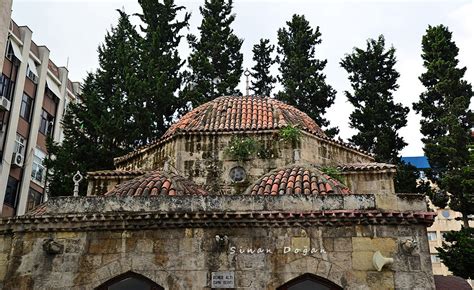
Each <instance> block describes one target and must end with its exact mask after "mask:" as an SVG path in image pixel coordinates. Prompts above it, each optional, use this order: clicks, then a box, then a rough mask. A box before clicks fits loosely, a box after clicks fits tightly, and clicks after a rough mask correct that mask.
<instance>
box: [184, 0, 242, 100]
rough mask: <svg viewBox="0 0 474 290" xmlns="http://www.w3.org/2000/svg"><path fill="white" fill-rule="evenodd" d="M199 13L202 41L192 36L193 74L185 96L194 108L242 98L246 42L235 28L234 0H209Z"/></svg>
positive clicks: (188, 80) (190, 36)
mask: <svg viewBox="0 0 474 290" xmlns="http://www.w3.org/2000/svg"><path fill="white" fill-rule="evenodd" d="M199 11H200V12H201V15H202V16H203V19H202V22H201V26H199V28H198V29H199V31H200V38H199V39H198V38H197V37H196V36H194V35H188V42H189V45H190V46H191V55H190V56H189V59H188V62H189V68H190V69H191V72H189V73H188V76H187V82H188V85H187V87H186V89H185V91H184V93H183V94H184V95H186V97H187V99H188V101H190V102H191V103H192V106H193V107H196V106H198V105H200V104H202V103H205V102H208V101H211V100H213V99H214V98H216V97H218V96H222V95H236V94H241V93H240V92H239V91H238V90H237V89H236V87H237V85H238V84H239V81H240V76H241V75H242V60H243V55H242V53H241V52H240V48H241V46H242V43H243V40H242V39H239V38H238V37H237V36H236V35H235V34H234V31H233V29H232V28H231V24H232V22H234V20H235V14H232V0H228V1H226V0H206V1H205V2H204V6H201V7H200V8H199Z"/></svg>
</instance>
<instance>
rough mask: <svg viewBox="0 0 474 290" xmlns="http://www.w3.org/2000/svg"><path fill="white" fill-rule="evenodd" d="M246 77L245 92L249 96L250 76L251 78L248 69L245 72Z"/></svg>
mask: <svg viewBox="0 0 474 290" xmlns="http://www.w3.org/2000/svg"><path fill="white" fill-rule="evenodd" d="M244 76H245V91H246V95H247V96H248V95H249V76H250V71H249V69H248V68H246V69H245V71H244Z"/></svg>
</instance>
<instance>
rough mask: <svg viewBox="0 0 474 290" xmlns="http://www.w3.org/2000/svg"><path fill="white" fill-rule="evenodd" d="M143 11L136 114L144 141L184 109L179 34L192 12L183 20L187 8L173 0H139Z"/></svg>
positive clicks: (159, 133) (160, 133) (161, 130)
mask: <svg viewBox="0 0 474 290" xmlns="http://www.w3.org/2000/svg"><path fill="white" fill-rule="evenodd" d="M138 2H139V4H140V5H141V7H142V10H143V12H142V13H141V14H138V16H139V17H140V19H141V20H142V22H143V25H142V26H141V30H142V32H143V33H144V37H143V42H142V46H141V49H142V54H141V73H142V77H141V79H142V81H141V84H140V83H137V84H140V87H141V94H140V96H138V98H137V99H136V100H134V101H135V102H136V104H141V106H140V107H139V111H137V112H135V113H136V116H137V118H136V120H137V123H138V124H137V125H138V126H136V127H135V128H136V129H137V130H138V131H140V132H141V135H142V137H141V138H140V139H141V140H140V141H141V144H143V143H147V142H148V141H150V139H153V138H158V137H160V136H161V135H162V134H163V133H164V132H165V131H166V129H167V128H168V127H169V125H170V122H171V121H172V118H173V116H174V115H175V113H177V112H179V111H182V110H183V108H184V107H185V100H183V99H180V98H179V97H178V96H179V95H178V93H179V90H180V88H181V85H182V83H183V73H182V72H181V68H182V67H183V65H184V60H181V58H180V56H179V54H178V45H179V43H180V41H181V38H182V37H183V36H182V35H181V34H180V33H181V30H182V29H183V28H186V27H187V26H188V21H189V18H190V14H189V13H185V14H184V16H183V18H182V19H181V20H179V19H177V16H178V13H180V11H181V10H183V9H185V8H184V7H183V6H177V5H176V4H175V3H174V0H164V1H159V0H139V1H138Z"/></svg>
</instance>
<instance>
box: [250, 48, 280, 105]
mask: <svg viewBox="0 0 474 290" xmlns="http://www.w3.org/2000/svg"><path fill="white" fill-rule="evenodd" d="M274 50H275V46H274V45H270V40H269V39H260V42H259V43H257V44H255V45H254V46H253V49H252V52H253V61H254V62H255V66H254V67H252V71H251V73H250V75H251V76H252V81H251V86H250V89H251V90H252V91H253V92H254V94H255V95H257V96H266V97H270V95H271V92H272V90H273V89H274V88H275V85H274V84H275V82H276V78H275V77H273V76H272V75H271V74H270V67H271V66H272V65H273V64H274V63H275V60H274V59H272V56H271V54H272V53H273V51H274ZM254 80H255V81H254Z"/></svg>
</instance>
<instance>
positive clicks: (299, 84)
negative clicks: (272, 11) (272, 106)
mask: <svg viewBox="0 0 474 290" xmlns="http://www.w3.org/2000/svg"><path fill="white" fill-rule="evenodd" d="M286 24H287V27H284V28H280V29H279V30H278V48H277V52H278V54H279V56H278V58H277V62H278V63H279V65H280V68H279V70H280V73H281V76H279V77H278V80H279V81H280V82H281V84H282V85H283V90H282V91H280V92H278V94H277V95H276V97H277V99H279V100H281V101H283V102H285V103H287V104H289V105H292V106H295V107H296V108H298V109H300V110H301V111H303V112H305V113H306V114H308V116H310V117H311V118H312V119H314V120H315V121H316V123H318V124H319V125H320V126H323V127H327V126H329V121H328V120H327V119H325V118H324V117H323V115H324V114H325V113H326V110H327V109H328V108H329V107H330V106H331V105H332V104H333V103H334V99H335V96H336V91H335V90H334V89H333V88H332V87H331V86H330V85H328V84H327V83H326V76H325V75H324V74H323V73H322V71H323V69H324V67H325V66H326V63H327V61H326V60H319V59H317V58H316V57H315V49H316V45H318V44H320V43H321V38H320V37H321V33H320V32H319V27H316V29H313V28H311V26H310V24H309V22H308V21H307V20H306V19H305V17H304V16H303V15H296V14H295V15H293V17H292V19H291V21H288V22H287V23H286ZM338 131H339V130H338V129H337V128H331V129H328V130H326V134H328V135H330V136H334V135H336V134H337V133H338Z"/></svg>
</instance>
